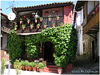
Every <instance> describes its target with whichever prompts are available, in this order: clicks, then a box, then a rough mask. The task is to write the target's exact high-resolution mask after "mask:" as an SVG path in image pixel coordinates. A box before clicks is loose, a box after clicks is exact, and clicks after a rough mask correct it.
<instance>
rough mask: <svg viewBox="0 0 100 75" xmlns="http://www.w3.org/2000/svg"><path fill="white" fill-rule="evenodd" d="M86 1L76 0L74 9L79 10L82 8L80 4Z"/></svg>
mask: <svg viewBox="0 0 100 75" xmlns="http://www.w3.org/2000/svg"><path fill="white" fill-rule="evenodd" d="M85 2H86V1H77V3H76V6H75V10H76V11H80V10H81V9H82V8H81V7H82V6H83V5H84V3H85Z"/></svg>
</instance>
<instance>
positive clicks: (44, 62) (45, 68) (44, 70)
mask: <svg viewBox="0 0 100 75" xmlns="http://www.w3.org/2000/svg"><path fill="white" fill-rule="evenodd" d="M43 64H44V68H43V72H47V71H48V70H49V68H47V63H46V61H43Z"/></svg>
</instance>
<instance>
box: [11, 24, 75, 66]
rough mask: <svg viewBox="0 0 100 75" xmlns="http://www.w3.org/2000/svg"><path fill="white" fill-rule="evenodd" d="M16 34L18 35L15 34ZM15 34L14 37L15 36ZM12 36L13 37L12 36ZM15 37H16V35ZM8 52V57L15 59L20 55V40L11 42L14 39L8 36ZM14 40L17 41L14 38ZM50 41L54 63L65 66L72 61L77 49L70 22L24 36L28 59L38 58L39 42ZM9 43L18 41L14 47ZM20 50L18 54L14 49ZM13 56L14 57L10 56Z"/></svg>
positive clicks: (73, 30)
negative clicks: (36, 33)
mask: <svg viewBox="0 0 100 75" xmlns="http://www.w3.org/2000/svg"><path fill="white" fill-rule="evenodd" d="M13 35H14V34H11V35H10V36H13ZM16 36H18V35H16ZM16 36H15V37H16ZM12 38H13V37H12ZM16 38H17V37H16ZM18 38H20V40H21V39H22V37H21V36H18ZM18 38H17V39H18ZM9 41H10V42H9V52H10V54H9V55H10V59H11V60H13V59H15V58H16V59H17V58H18V57H20V55H21V52H22V51H23V50H22V49H23V48H22V47H20V46H21V43H22V41H21V42H17V43H16V44H15V43H13V42H14V40H12V39H11V38H9ZM15 41H17V40H16V39H15ZM46 41H50V42H51V43H53V44H54V45H55V47H54V48H55V53H54V54H53V56H54V63H55V64H56V66H58V67H66V66H67V64H68V63H73V62H74V61H75V58H76V50H77V33H76V29H74V27H72V25H71V24H65V25H64V26H58V27H52V28H46V29H44V30H42V32H41V33H39V34H38V35H30V36H26V38H25V45H26V46H27V47H26V52H27V57H28V58H29V59H34V58H38V56H39V47H38V46H39V43H42V42H46ZM10 43H12V44H15V45H17V44H18V43H20V44H19V46H15V47H16V48H14V46H13V45H11V47H12V48H10ZM19 48H20V49H19ZM16 50H17V51H19V50H20V51H21V52H19V53H20V54H16V53H15V52H14V51H16ZM11 53H14V54H16V55H19V56H16V55H11ZM12 56H14V57H12Z"/></svg>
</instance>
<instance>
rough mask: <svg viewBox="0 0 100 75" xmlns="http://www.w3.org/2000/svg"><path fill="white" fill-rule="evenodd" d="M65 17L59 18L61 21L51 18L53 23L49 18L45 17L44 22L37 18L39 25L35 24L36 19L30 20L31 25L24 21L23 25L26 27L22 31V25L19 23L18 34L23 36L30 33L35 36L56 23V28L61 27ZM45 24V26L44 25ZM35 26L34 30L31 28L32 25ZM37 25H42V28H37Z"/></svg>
mask: <svg viewBox="0 0 100 75" xmlns="http://www.w3.org/2000/svg"><path fill="white" fill-rule="evenodd" d="M63 18H64V17H63V16H59V20H57V18H56V17H51V21H49V20H48V17H43V20H42V22H41V21H40V19H39V18H37V23H36V22H35V18H30V23H27V20H26V19H24V20H23V24H24V25H26V26H25V29H24V30H23V29H22V24H20V23H19V21H18V27H17V30H16V31H17V34H20V33H21V34H22V33H24V34H25V33H30V34H35V33H39V32H41V31H42V30H43V29H45V28H44V25H47V26H46V28H48V27H53V26H52V22H54V23H55V27H58V26H60V23H63ZM44 23H45V24H44ZM31 24H33V25H34V26H33V28H32V29H31V28H30V25H31ZM37 24H40V27H39V28H37Z"/></svg>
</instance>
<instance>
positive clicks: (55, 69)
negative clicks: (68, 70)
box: [49, 68, 58, 71]
mask: <svg viewBox="0 0 100 75" xmlns="http://www.w3.org/2000/svg"><path fill="white" fill-rule="evenodd" d="M57 69H58V68H49V70H54V71H57Z"/></svg>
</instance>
